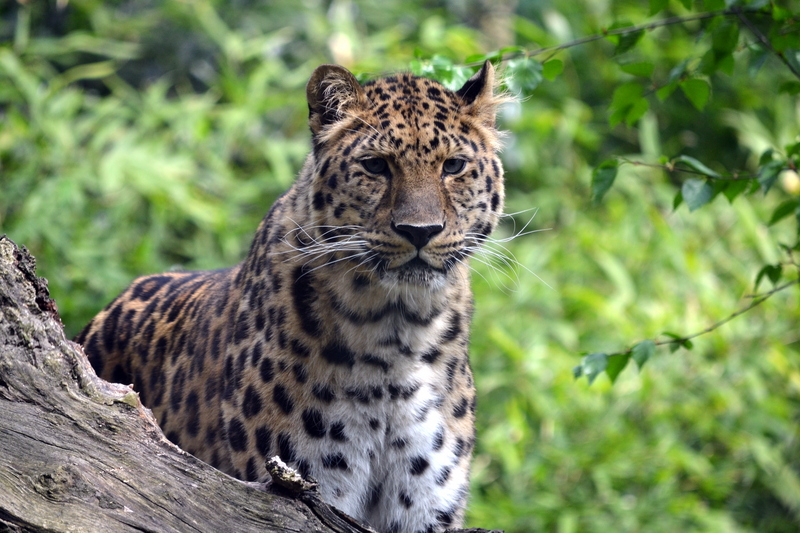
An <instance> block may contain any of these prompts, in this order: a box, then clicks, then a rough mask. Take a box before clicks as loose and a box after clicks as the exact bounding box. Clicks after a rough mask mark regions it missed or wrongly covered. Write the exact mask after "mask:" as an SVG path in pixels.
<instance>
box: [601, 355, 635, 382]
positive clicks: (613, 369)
mask: <svg viewBox="0 0 800 533" xmlns="http://www.w3.org/2000/svg"><path fill="white" fill-rule="evenodd" d="M630 358H631V354H629V353H618V354H615V355H611V356H609V357H608V364H607V365H606V374H607V375H608V377H609V379H611V383H614V382H616V381H617V376H619V374H620V372H622V371H623V370H624V369H625V367H626V366H628V361H629V360H630Z"/></svg>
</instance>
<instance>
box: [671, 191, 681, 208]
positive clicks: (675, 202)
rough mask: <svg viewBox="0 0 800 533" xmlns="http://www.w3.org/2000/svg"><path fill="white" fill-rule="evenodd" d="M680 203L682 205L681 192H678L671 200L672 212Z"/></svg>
mask: <svg viewBox="0 0 800 533" xmlns="http://www.w3.org/2000/svg"><path fill="white" fill-rule="evenodd" d="M682 203H683V194H682V193H681V191H678V194H676V195H675V198H673V199H672V210H673V211H677V210H678V208H679V207H680V206H681V204H682Z"/></svg>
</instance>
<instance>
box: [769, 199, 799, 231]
mask: <svg viewBox="0 0 800 533" xmlns="http://www.w3.org/2000/svg"><path fill="white" fill-rule="evenodd" d="M798 209H800V200H798V199H797V198H792V199H791V200H786V201H784V202H782V203H781V204H780V205H779V206H778V207H776V208H775V211H773V212H772V217H771V218H770V219H769V222H768V223H767V226H772V225H773V224H775V223H776V222H779V221H780V220H783V219H784V218H786V217H788V216H789V215H791V214H792V213H794V212H795V211H797V210H798Z"/></svg>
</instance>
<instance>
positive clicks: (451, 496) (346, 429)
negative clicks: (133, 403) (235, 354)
mask: <svg viewBox="0 0 800 533" xmlns="http://www.w3.org/2000/svg"><path fill="white" fill-rule="evenodd" d="M319 281H320V280H318V279H315V278H313V277H311V278H310V279H309V280H308V282H309V283H314V287H313V289H314V295H315V296H314V297H313V298H312V297H311V296H309V294H310V291H311V289H312V288H311V287H309V288H308V290H306V288H303V287H302V285H301V286H300V288H299V289H298V286H297V285H296V284H295V285H293V286H292V287H291V288H289V289H287V290H289V291H290V292H293V294H292V295H291V298H292V300H293V303H294V305H292V306H291V307H287V308H286V309H285V310H284V314H285V315H286V317H285V318H284V319H283V320H282V324H281V327H282V329H281V330H280V331H279V332H274V333H273V334H272V335H271V342H270V343H268V344H267V345H266V346H265V347H264V348H263V350H262V349H259V351H263V352H264V355H263V357H262V359H264V360H265V361H270V363H269V367H270V369H269V372H263V371H262V369H263V365H264V362H263V361H262V362H261V363H260V364H259V365H258V370H256V368H255V367H253V369H252V370H251V371H250V372H244V373H243V374H242V375H240V376H237V377H236V378H235V379H236V380H237V384H236V385H237V387H236V390H235V392H234V393H233V394H232V395H231V398H230V400H229V401H223V413H224V417H225V418H226V420H227V425H228V427H231V426H233V425H236V426H237V427H238V426H239V425H245V424H246V426H247V428H249V431H250V434H249V438H248V441H249V442H251V443H256V448H258V449H259V450H260V451H262V452H267V451H268V453H270V454H279V455H281V457H282V458H283V459H284V460H285V461H287V462H289V463H290V464H293V465H294V466H295V467H296V468H298V469H299V470H300V471H301V473H303V474H306V475H311V476H313V477H314V478H316V479H318V480H319V481H320V487H321V491H322V494H323V497H325V498H326V499H327V500H328V501H330V502H332V503H334V504H335V505H337V506H338V507H339V508H341V509H342V510H344V511H345V512H348V513H350V514H352V515H353V516H356V517H360V518H363V519H368V520H370V521H371V522H373V523H374V521H375V520H377V519H378V518H376V517H373V516H372V515H373V514H375V513H377V509H384V512H382V513H378V514H379V515H380V517H381V518H380V520H386V519H388V518H387V517H388V516H390V515H391V513H388V514H387V513H386V512H385V509H386V508H387V507H391V508H393V509H394V508H395V507H396V508H397V509H400V510H402V509H411V508H412V507H413V506H414V505H413V503H414V497H413V496H412V495H413V494H429V495H431V494H435V496H429V499H430V501H431V502H433V501H436V502H437V508H438V509H441V508H447V507H448V506H451V505H454V502H456V501H458V499H459V498H463V494H464V492H465V490H466V489H465V486H466V475H467V472H468V460H469V457H468V456H469V451H470V447H471V443H472V438H473V423H472V421H473V414H472V410H473V408H474V390H473V383H472V376H471V372H470V370H469V365H468V362H467V329H468V328H467V321H468V318H469V317H468V314H467V311H466V310H465V309H464V308H465V306H467V305H468V301H469V300H468V299H469V294H468V293H464V292H463V291H454V292H453V294H450V295H447V294H443V295H442V297H441V298H439V299H438V300H436V301H432V300H431V298H429V297H428V298H425V299H420V298H417V299H416V300H414V302H416V304H415V305H412V304H411V303H410V300H411V299H410V298H409V296H410V295H409V294H405V295H403V296H404V298H405V299H404V298H403V297H401V295H400V294H392V293H391V291H385V290H379V288H376V290H375V291H376V292H375V293H370V292H369V291H366V292H365V293H362V294H360V295H353V293H351V292H347V291H344V290H342V291H336V290H325V285H322V284H320V283H319ZM300 283H303V282H302V281H301V282H300ZM339 286H341V287H346V286H347V284H346V283H341V284H340V285H339ZM448 296H449V297H448ZM420 302H422V304H420ZM310 319H313V320H314V321H315V323H314V324H313V333H314V335H311V334H310V333H311V332H310V331H309V328H310V327H311V326H310V325H309V320H310ZM281 339H282V340H281ZM258 342H259V343H261V341H260V340H259V341H258ZM244 353H252V350H251V351H250V352H247V351H246V349H245V351H244ZM255 397H257V398H258V404H259V406H263V407H261V408H260V409H259V410H258V411H257V412H256V410H254V409H252V408H250V407H249V406H250V405H252V403H253V398H255ZM265 435H266V437H265ZM265 440H268V441H269V444H265V443H264V442H265ZM240 448H241V447H240ZM267 448H268V450H267ZM232 451H233V453H232V456H233V460H234V465H235V467H236V468H239V469H246V463H247V462H248V461H250V460H251V459H250V457H248V452H247V450H242V452H241V453H238V451H237V449H236V446H234V447H233V450H232ZM387 498H388V499H392V505H390V504H389V503H387V502H386V501H385V500H386V499H387ZM397 512H400V511H397ZM395 519H397V517H395Z"/></svg>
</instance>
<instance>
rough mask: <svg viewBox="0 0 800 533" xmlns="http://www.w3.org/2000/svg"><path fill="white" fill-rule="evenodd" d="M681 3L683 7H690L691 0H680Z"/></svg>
mask: <svg viewBox="0 0 800 533" xmlns="http://www.w3.org/2000/svg"><path fill="white" fill-rule="evenodd" d="M681 4H683V7H685V8H686V9H692V0H681Z"/></svg>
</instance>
